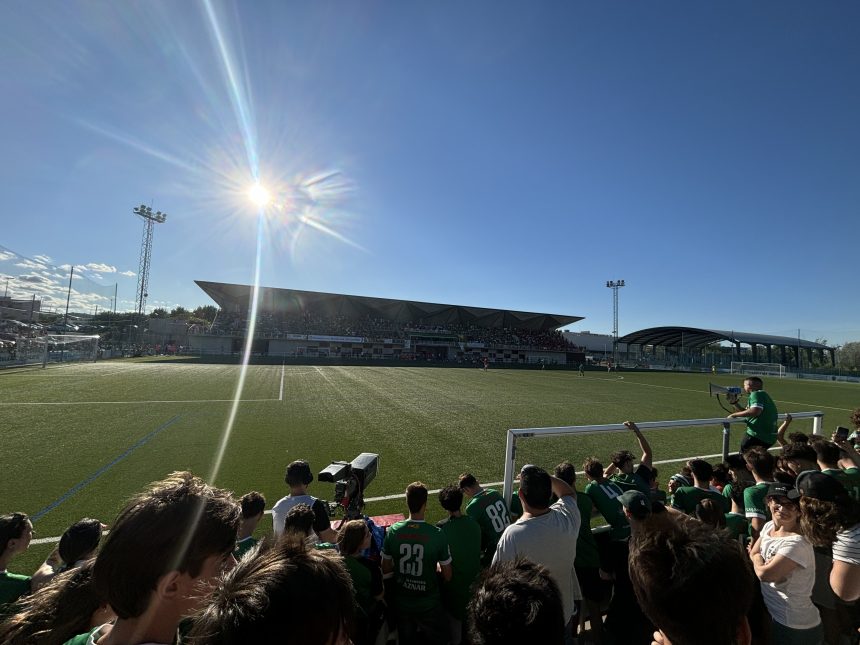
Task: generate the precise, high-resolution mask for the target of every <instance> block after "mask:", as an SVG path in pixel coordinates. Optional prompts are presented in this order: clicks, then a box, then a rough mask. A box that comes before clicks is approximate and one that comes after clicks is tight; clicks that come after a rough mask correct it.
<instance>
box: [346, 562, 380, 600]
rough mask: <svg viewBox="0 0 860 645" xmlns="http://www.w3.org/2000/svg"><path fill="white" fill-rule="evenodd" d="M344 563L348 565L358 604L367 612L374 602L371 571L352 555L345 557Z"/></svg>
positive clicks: (347, 568)
mask: <svg viewBox="0 0 860 645" xmlns="http://www.w3.org/2000/svg"><path fill="white" fill-rule="evenodd" d="M343 563H344V564H345V565H346V570H347V571H349V577H350V578H352V589H353V591H354V592H355V600H356V602H357V603H358V604H359V605H360V606H361V607H363V608H364V609H365V610H367V609H368V608H369V607H370V606H371V604H372V600H373V596H372V592H371V586H372V582H373V579H372V577H371V575H370V569H368V568H367V567H366V566H364V565H363V564H362V563H361V562H359V561H358V560H357V559H356V558H354V557H352V556H351V555H345V556H343Z"/></svg>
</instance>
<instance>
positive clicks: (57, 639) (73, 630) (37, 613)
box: [0, 560, 107, 645]
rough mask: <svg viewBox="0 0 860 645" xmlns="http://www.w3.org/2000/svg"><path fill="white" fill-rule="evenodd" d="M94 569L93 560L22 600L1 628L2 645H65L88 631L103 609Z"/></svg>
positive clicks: (59, 576)
mask: <svg viewBox="0 0 860 645" xmlns="http://www.w3.org/2000/svg"><path fill="white" fill-rule="evenodd" d="M92 567H93V561H92V560H89V561H87V562H85V563H84V564H82V565H81V566H80V567H77V568H76V569H71V570H69V571H64V572H62V573H58V574H57V575H56V576H54V577H53V578H52V579H51V581H50V582H49V583H48V584H47V585H45V586H44V587H42V588H41V589H39V592H38V593H35V594H32V595H30V596H25V597H24V598H22V599H20V600H19V601H18V602H17V603H16V605H15V613H14V614H12V615H11V616H8V617H7V618H6V620H4V621H3V622H2V624H0V643H4V644H5V645H33V644H34V643H38V644H39V645H62V643H65V642H66V641H67V640H69V639H70V638H73V637H75V636H77V635H78V634H83V633H84V632H86V631H88V630H89V629H90V628H91V622H92V619H93V617H94V616H93V615H94V614H95V612H97V611H99V610H100V609H101V608H102V600H101V599H100V598H99V597H98V596H97V595H96V592H95V589H94V587H93V581H92ZM106 619H107V616H103V617H101V618H99V620H106Z"/></svg>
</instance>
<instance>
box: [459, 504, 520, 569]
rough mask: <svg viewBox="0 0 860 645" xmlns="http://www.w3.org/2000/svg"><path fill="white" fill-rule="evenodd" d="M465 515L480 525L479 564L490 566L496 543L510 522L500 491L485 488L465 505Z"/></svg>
mask: <svg viewBox="0 0 860 645" xmlns="http://www.w3.org/2000/svg"><path fill="white" fill-rule="evenodd" d="M466 515H468V516H469V517H471V518H472V519H473V520H475V521H476V522H477V523H478V526H480V527H481V564H482V565H484V566H490V563H491V562H492V561H493V555H494V554H495V553H496V545H497V544H498V543H499V539H500V538H501V537H502V533H504V532H505V529H506V528H508V524H510V523H511V514H510V513H509V512H508V507H507V505H506V504H505V500H504V498H503V497H502V496H501V494H500V493H498V492H497V491H494V490H493V489H491V488H485V489H484V490H482V491H481V492H480V493H478V494H477V495H475V496H474V497H473V498H472V499H471V500H470V501H469V503H468V504H467V505H466Z"/></svg>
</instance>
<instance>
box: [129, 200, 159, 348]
mask: <svg viewBox="0 0 860 645" xmlns="http://www.w3.org/2000/svg"><path fill="white" fill-rule="evenodd" d="M132 212H133V213H134V214H135V215H137V216H138V217H140V218H141V219H142V220H143V238H142V239H141V241H140V260H139V261H138V267H137V293H136V294H135V299H134V300H135V302H136V303H137V312H136V313H137V316H136V318H137V320H138V325H140V327H139V329H141V330H143V319H144V317H145V316H146V298H147V296H148V295H149V293H148V291H149V268H150V265H151V259H152V233H153V229H154V228H155V225H156V224H163V223H164V221H165V220H166V219H167V213H162V212H161V211H156V212H155V213H153V212H152V207H151V206H146V205H145V204H141V205H140V206H136V207H135V208H133V209H132ZM140 333H143V332H142V331H141V332H140Z"/></svg>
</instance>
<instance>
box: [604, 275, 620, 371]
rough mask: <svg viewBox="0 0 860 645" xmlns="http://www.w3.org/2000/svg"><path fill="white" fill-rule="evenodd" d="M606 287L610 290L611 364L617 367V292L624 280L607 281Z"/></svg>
mask: <svg viewBox="0 0 860 645" xmlns="http://www.w3.org/2000/svg"><path fill="white" fill-rule="evenodd" d="M606 286H607V287H608V288H610V289H612V362H613V363H615V365H616V366H617V365H618V290H619V289H620V288H621V287H623V286H624V280H607V281H606Z"/></svg>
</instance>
